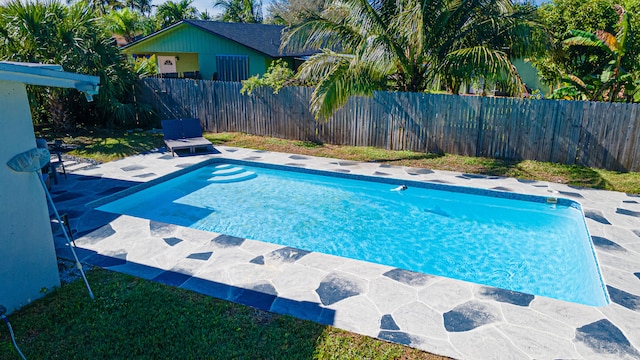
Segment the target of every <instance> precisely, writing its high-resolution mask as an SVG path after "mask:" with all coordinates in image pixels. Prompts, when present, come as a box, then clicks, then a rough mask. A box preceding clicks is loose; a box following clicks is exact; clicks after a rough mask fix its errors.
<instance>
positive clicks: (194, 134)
mask: <svg viewBox="0 0 640 360" xmlns="http://www.w3.org/2000/svg"><path fill="white" fill-rule="evenodd" d="M162 133H163V134H164V143H165V144H166V145H167V148H168V149H169V150H171V155H172V156H175V151H176V150H179V149H189V153H191V154H194V153H195V151H196V150H195V149H196V148H198V147H206V148H211V149H212V150H213V144H212V143H211V141H209V140H207V139H205V138H204V137H203V136H202V126H201V125H200V120H199V119H173V120H162Z"/></svg>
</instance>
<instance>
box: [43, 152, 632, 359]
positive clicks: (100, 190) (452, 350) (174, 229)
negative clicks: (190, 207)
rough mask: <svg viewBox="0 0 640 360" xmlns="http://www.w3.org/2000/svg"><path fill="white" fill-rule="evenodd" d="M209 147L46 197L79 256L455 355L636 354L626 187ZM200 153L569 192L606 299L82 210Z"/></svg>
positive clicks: (128, 164) (117, 168) (91, 175)
mask: <svg viewBox="0 0 640 360" xmlns="http://www.w3.org/2000/svg"><path fill="white" fill-rule="evenodd" d="M217 150H218V151H219V153H217V154H204V155H195V156H184V157H172V156H171V154H170V153H164V152H152V153H148V154H145V155H139V156H133V157H129V158H126V159H123V160H119V161H114V162H110V163H106V164H101V165H97V166H94V167H91V168H87V169H82V170H77V171H75V172H74V173H72V174H69V177H68V179H64V178H61V181H60V183H59V185H56V186H54V188H53V189H52V193H53V196H54V201H55V202H56V204H57V207H58V209H59V210H60V211H61V212H64V213H67V214H68V215H69V217H70V219H71V220H70V223H71V226H72V228H73V231H74V232H75V237H76V239H77V240H76V243H77V246H78V252H79V255H80V256H81V260H82V261H83V262H85V263H89V264H93V265H97V266H100V267H103V268H106V269H110V270H114V271H119V272H123V273H127V274H131V275H134V276H138V277H141V278H145V279H149V280H153V281H158V282H161V283H165V284H169V285H172V286H178V287H181V288H184V289H189V290H193V291H196V292H199V293H203V294H206V295H210V296H214V297H217V298H221V299H225V300H229V301H233V302H237V303H241V304H246V305H249V306H253V307H256V308H260V309H264V310H269V311H272V312H276V313H281V314H289V315H292V316H295V317H298V318H302V319H309V320H313V321H316V322H319V323H322V324H329V325H332V326H336V327H338V328H342V329H345V330H348V331H352V332H356V333H359V334H364V335H368V336H372V337H376V338H379V339H383V340H388V341H392V342H396V343H400V344H405V345H408V346H412V347H415V348H419V349H423V350H426V351H429V352H433V353H436V354H441V355H447V356H451V357H454V358H458V359H534V358H535V359H557V358H562V359H568V358H570V359H639V358H640V350H639V349H640V197H638V196H636V195H627V194H624V193H619V192H610V191H601V190H590V189H577V188H573V187H569V186H565V185H561V184H549V183H546V182H536V181H518V180H516V179H511V178H499V177H483V176H477V175H465V174H460V173H454V172H446V171H431V170H426V169H414V168H406V167H395V166H389V165H384V164H378V163H357V162H351V161H342V160H336V159H329V158H315V157H309V156H301V155H292V154H284V153H272V152H264V151H255V150H250V149H237V148H230V147H222V146H220V147H217ZM211 158H223V159H235V160H248V161H255V162H264V163H270V164H278V165H288V166H296V167H304V168H309V169H319V170H328V171H334V172H340V173H350V174H356V175H369V176H379V177H388V178H396V179H402V180H412V181H430V182H438V183H447V184H456V185H464V186H469V187H475V188H482V189H499V190H502V191H510V192H516V193H524V194H534V195H543V196H549V195H550V194H552V196H557V197H567V198H571V199H574V200H577V201H578V202H580V203H581V204H582V206H583V209H584V212H585V215H586V217H587V220H586V221H587V226H588V228H589V231H590V233H591V235H592V238H593V241H594V244H595V248H596V253H597V256H598V259H599V261H600V266H601V270H602V273H603V277H604V280H605V282H606V284H607V289H608V291H609V294H610V297H611V300H612V303H611V304H610V305H608V306H604V307H590V306H585V305H579V304H575V303H569V302H564V301H560V300H554V299H550V298H544V297H539V296H533V295H529V294H523V293H517V292H513V291H508V290H502V289H497V288H491V287H487V286H482V285H477V284H473V283H468V282H463V281H458V280H453V279H449V278H443V277H437V276H432V275H427V274H420V273H414V272H409V271H406V270H401V269H397V268H392V267H388V266H383V265H377V264H372V263H367V262H362V261H356V260H351V259H346V258H341V257H336V256H330V255H325V254H321V253H315V252H308V251H303V250H299V249H294V248H289V247H283V246H281V245H275V244H270V243H265V242H260V241H254V240H251V239H242V238H237V237H232V236H227V235H225V234H217V233H210V232H204V231H199V230H194V229H190V228H184V227H181V226H176V225H172V224H165V223H158V222H154V221H150V220H147V219H141V218H135V217H131V216H125V215H115V214H110V213H105V212H101V211H98V210H94V209H91V208H88V207H86V204H87V203H90V202H93V201H96V200H98V199H101V198H104V197H107V196H110V195H112V194H115V193H117V192H120V191H123V190H126V189H129V188H131V187H132V186H134V185H138V184H141V183H146V182H149V181H152V180H155V179H158V178H160V177H162V176H165V175H167V174H171V173H174V172H176V171H181V170H182V169H185V168H186V167H189V166H191V165H195V164H197V163H199V162H202V161H206V160H208V159H211ZM152 182H153V181H152ZM53 229H54V232H55V234H54V235H55V238H56V249H57V251H58V254H59V255H60V256H61V257H67V258H68V257H70V252H69V249H68V248H67V247H66V246H65V245H64V241H63V238H62V235H61V233H60V231H59V229H58V228H57V227H54V228H53ZM559 286H562V284H559ZM94 291H95V292H96V293H99V292H100V289H94Z"/></svg>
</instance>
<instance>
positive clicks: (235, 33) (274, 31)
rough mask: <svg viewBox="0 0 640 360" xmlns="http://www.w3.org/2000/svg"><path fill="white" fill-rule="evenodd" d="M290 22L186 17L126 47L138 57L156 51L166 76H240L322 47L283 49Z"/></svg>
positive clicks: (299, 58)
mask: <svg viewBox="0 0 640 360" xmlns="http://www.w3.org/2000/svg"><path fill="white" fill-rule="evenodd" d="M284 29H285V27H284V26H280V25H267V24H245V23H230V22H218V21H204V20H183V21H181V22H179V23H177V24H175V25H172V26H169V27H167V28H165V29H162V30H160V31H158V32H155V33H153V34H151V35H149V36H147V37H144V38H142V39H139V40H137V41H134V42H133V43H131V44H128V45H126V46H124V47H122V48H121V50H122V52H124V53H125V54H127V55H129V56H131V57H132V58H134V59H135V58H139V57H150V56H151V55H155V56H156V59H157V62H158V72H159V73H160V74H162V76H163V77H187V78H202V79H211V80H221V81H240V80H245V79H247V78H249V77H251V76H254V75H261V74H264V73H265V72H266V71H267V68H268V67H269V65H270V64H271V62H272V61H274V60H276V59H284V60H285V61H286V62H287V63H288V64H289V65H290V66H291V67H292V68H294V69H295V68H297V67H298V65H299V64H300V63H301V62H302V61H303V58H304V57H305V56H308V55H311V54H314V53H315V52H316V51H302V52H284V53H281V52H280V44H281V37H282V31H283V30H284Z"/></svg>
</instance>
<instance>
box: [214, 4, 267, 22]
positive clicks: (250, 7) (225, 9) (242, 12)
mask: <svg viewBox="0 0 640 360" xmlns="http://www.w3.org/2000/svg"><path fill="white" fill-rule="evenodd" d="M216 7H220V8H222V14H220V15H219V16H218V20H220V21H227V22H240V23H261V22H262V3H261V2H260V0H216V1H215V2H214V3H213V8H214V9H215V8H216Z"/></svg>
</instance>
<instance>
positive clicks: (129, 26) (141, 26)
mask: <svg viewBox="0 0 640 360" xmlns="http://www.w3.org/2000/svg"><path fill="white" fill-rule="evenodd" d="M100 20H101V22H102V24H103V26H104V28H105V29H106V30H107V31H110V32H111V33H113V34H116V35H120V36H122V37H123V38H124V39H125V40H126V41H127V42H128V43H130V42H132V41H133V40H134V39H135V37H136V36H137V35H146V34H148V33H150V32H152V31H153V23H152V21H151V19H149V18H148V17H146V16H144V15H141V14H140V13H137V12H135V11H132V10H130V9H129V8H123V9H120V10H116V11H111V12H108V13H107V14H105V15H103V16H102V17H101V18H100Z"/></svg>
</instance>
